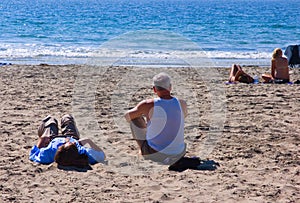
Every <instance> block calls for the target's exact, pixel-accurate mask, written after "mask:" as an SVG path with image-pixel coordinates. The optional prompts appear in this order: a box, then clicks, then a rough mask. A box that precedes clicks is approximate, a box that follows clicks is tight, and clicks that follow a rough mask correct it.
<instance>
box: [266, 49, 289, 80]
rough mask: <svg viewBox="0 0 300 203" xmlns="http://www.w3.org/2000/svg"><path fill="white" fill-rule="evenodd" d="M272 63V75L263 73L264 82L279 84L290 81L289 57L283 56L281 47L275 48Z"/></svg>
mask: <svg viewBox="0 0 300 203" xmlns="http://www.w3.org/2000/svg"><path fill="white" fill-rule="evenodd" d="M271 64H272V65H271V75H270V74H263V75H262V78H263V79H264V82H265V83H277V84H282V83H289V82H290V75H289V62H288V60H287V58H285V57H283V56H282V50H281V49H280V48H276V49H274V51H273V55H272V60H271Z"/></svg>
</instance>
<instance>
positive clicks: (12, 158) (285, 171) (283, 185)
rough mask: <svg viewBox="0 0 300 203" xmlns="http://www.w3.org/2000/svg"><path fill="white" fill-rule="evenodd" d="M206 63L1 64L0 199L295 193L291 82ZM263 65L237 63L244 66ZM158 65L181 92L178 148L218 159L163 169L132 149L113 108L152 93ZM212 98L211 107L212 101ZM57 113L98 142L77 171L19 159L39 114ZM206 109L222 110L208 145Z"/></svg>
mask: <svg viewBox="0 0 300 203" xmlns="http://www.w3.org/2000/svg"><path fill="white" fill-rule="evenodd" d="M210 70H212V73H215V74H211V76H213V80H212V81H210V82H209V83H207V81H205V78H204V77H203V75H201V74H203V73H205V72H207V69H193V68H161V69H157V68H148V69H146V71H145V69H141V68H134V67H103V68H102V69H100V68H99V69H97V71H95V69H94V66H86V65H67V66H65V65H63V66H55V65H42V66H39V65H26V66H25V65H10V66H3V67H1V68H0V77H1V79H0V83H1V87H2V94H1V95H0V100H1V115H2V116H1V117H0V122H1V125H0V133H1V137H0V144H1V148H2V150H1V151H0V157H1V159H0V161H1V163H2V166H1V167H0V173H1V178H0V179H1V186H0V190H1V193H2V197H1V198H2V199H1V200H2V202H11V201H15V202H28V201H33V202H42V201H49V202H51V201H52V202H55V201H58V200H60V201H63V202H70V201H72V202H126V201H127V202H195V203H196V202H197V203H198V202H298V201H299V200H300V190H299V185H300V182H299V180H300V179H299V174H300V171H299V165H300V163H299V157H300V152H299V150H298V149H299V146H300V140H299V134H300V129H299V126H300V120H299V115H298V114H299V112H300V107H299V98H300V86H299V85H276V84H249V85H248V84H236V85H226V84H225V83H224V82H225V81H226V80H227V77H228V74H229V72H228V71H229V69H227V68H224V67H223V68H212V69H210ZM266 70H268V68H267V67H266V68H261V67H245V71H247V72H248V73H249V74H251V75H253V74H260V73H263V72H264V71H266ZM160 71H167V72H168V73H169V74H170V75H171V77H172V78H173V79H174V80H172V81H173V83H174V86H173V88H174V89H173V90H174V95H175V96H178V97H180V98H183V99H185V100H187V102H188V111H189V115H188V117H187V119H186V126H185V141H186V143H187V147H188V152H187V156H201V154H203V153H204V152H207V151H210V153H208V155H207V158H209V159H211V160H214V161H217V162H219V163H220V165H221V166H220V167H219V168H218V169H217V170H215V171H200V170H199V171H197V170H186V171H184V172H181V173H178V172H172V171H168V170H167V166H163V165H159V164H156V163H153V162H150V161H147V160H143V159H142V158H141V157H140V156H139V155H138V150H137V146H136V143H135V142H134V141H133V140H132V137H131V134H130V129H129V126H128V124H127V123H126V122H125V121H124V118H123V115H124V112H125V111H126V110H127V109H128V108H130V107H132V106H134V105H136V104H137V103H138V102H139V101H141V100H142V99H145V98H150V97H153V93H152V89H151V84H150V80H147V79H149V77H150V76H153V74H154V73H157V72H160ZM91 76H92V77H91ZM299 77H300V71H299V69H298V68H297V69H293V70H292V74H291V78H292V80H294V79H296V78H298V79H299ZM214 87H216V88H217V89H213V88H214ZM213 90H215V92H214V91H213ZM214 95H215V96H216V97H214ZM219 96H220V97H219ZM215 98H216V99H218V100H214V99H215ZM215 101H218V102H221V103H220V104H221V106H220V108H215V109H214V108H212V106H213V105H212V104H214V105H217V104H218V103H215ZM216 107H219V106H216ZM219 110H221V111H220V112H219ZM214 111H216V112H219V113H220V116H218V115H217V114H213V115H212V114H211V113H212V112H214ZM65 113H73V114H74V116H75V119H76V122H77V124H78V128H79V131H80V133H81V136H82V138H84V137H88V138H92V139H93V140H94V141H95V143H97V144H98V145H99V146H100V147H101V148H103V150H104V152H105V153H106V156H107V160H108V164H107V165H104V164H96V165H93V166H92V168H93V169H92V170H89V171H87V172H77V171H66V170H59V169H58V168H57V166H56V165H55V164H51V165H39V164H35V163H33V162H31V161H29V160H28V154H29V150H30V149H31V147H32V146H33V145H34V144H35V143H36V141H37V127H38V125H39V123H40V120H41V119H42V118H43V117H44V116H46V115H48V114H52V115H53V116H55V117H57V118H60V117H61V116H62V115H63V114H65ZM221 115H222V116H221ZM211 116H216V117H211ZM93 118H95V119H93ZM211 118H216V119H218V118H222V119H224V120H223V121H222V122H223V123H221V125H220V126H219V127H220V128H219V130H220V131H218V132H220V134H217V140H216V141H217V142H215V143H213V144H214V145H213V146H211V148H209V150H208V148H207V147H208V145H204V143H205V141H206V140H209V138H210V137H211V136H210V133H216V131H214V130H216V128H211V127H213V124H218V123H212V122H211ZM202 158H204V157H202Z"/></svg>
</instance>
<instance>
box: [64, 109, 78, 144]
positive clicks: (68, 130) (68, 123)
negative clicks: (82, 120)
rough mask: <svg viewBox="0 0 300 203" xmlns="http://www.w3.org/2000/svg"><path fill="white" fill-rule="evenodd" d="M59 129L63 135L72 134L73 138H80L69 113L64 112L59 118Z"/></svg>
mask: <svg viewBox="0 0 300 203" xmlns="http://www.w3.org/2000/svg"><path fill="white" fill-rule="evenodd" d="M61 131H62V134H63V135H68V136H72V137H74V138H75V139H79V138H80V134H79V131H78V129H77V127H76V122H75V119H74V117H73V116H72V115H70V114H66V115H64V116H63V117H62V118H61Z"/></svg>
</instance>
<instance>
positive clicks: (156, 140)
mask: <svg viewBox="0 0 300 203" xmlns="http://www.w3.org/2000/svg"><path fill="white" fill-rule="evenodd" d="M146 139H147V142H148V144H149V145H150V146H151V147H152V148H153V149H155V150H156V151H159V152H162V153H164V154H168V155H176V154H180V153H182V152H183V150H184V149H185V143H184V115H183V111H182V109H181V105H180V102H179V100H178V99H177V98H175V97H174V98H172V99H161V98H155V99H154V110H153V114H152V116H151V118H150V121H149V122H148V123H147V134H146Z"/></svg>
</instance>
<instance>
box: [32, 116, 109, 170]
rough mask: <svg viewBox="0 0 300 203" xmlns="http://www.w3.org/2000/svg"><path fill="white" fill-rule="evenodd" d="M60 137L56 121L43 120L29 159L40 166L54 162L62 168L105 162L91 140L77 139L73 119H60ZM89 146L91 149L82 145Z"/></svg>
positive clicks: (68, 117) (78, 136)
mask: <svg viewBox="0 0 300 203" xmlns="http://www.w3.org/2000/svg"><path fill="white" fill-rule="evenodd" d="M61 129H62V135H59V134H58V124H57V120H56V119H55V118H53V117H52V116H47V117H46V118H45V119H43V121H42V124H41V125H40V126H39V129H38V136H39V139H38V142H37V144H36V145H34V146H33V147H32V149H31V151H30V155H29V159H30V160H31V161H34V162H38V163H41V164H50V163H52V162H54V160H55V161H56V162H57V163H58V164H59V165H62V166H77V167H86V166H88V164H95V163H98V162H102V161H104V160H105V154H104V152H103V151H102V149H100V148H99V147H98V146H97V145H96V144H95V143H94V142H93V141H92V140H90V139H79V138H80V135H79V132H78V130H77V127H76V123H75V120H74V118H73V117H72V116H71V115H68V114H67V115H64V116H63V117H62V119H61ZM85 144H89V145H90V147H91V148H87V147H84V146H83V145H85Z"/></svg>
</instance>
